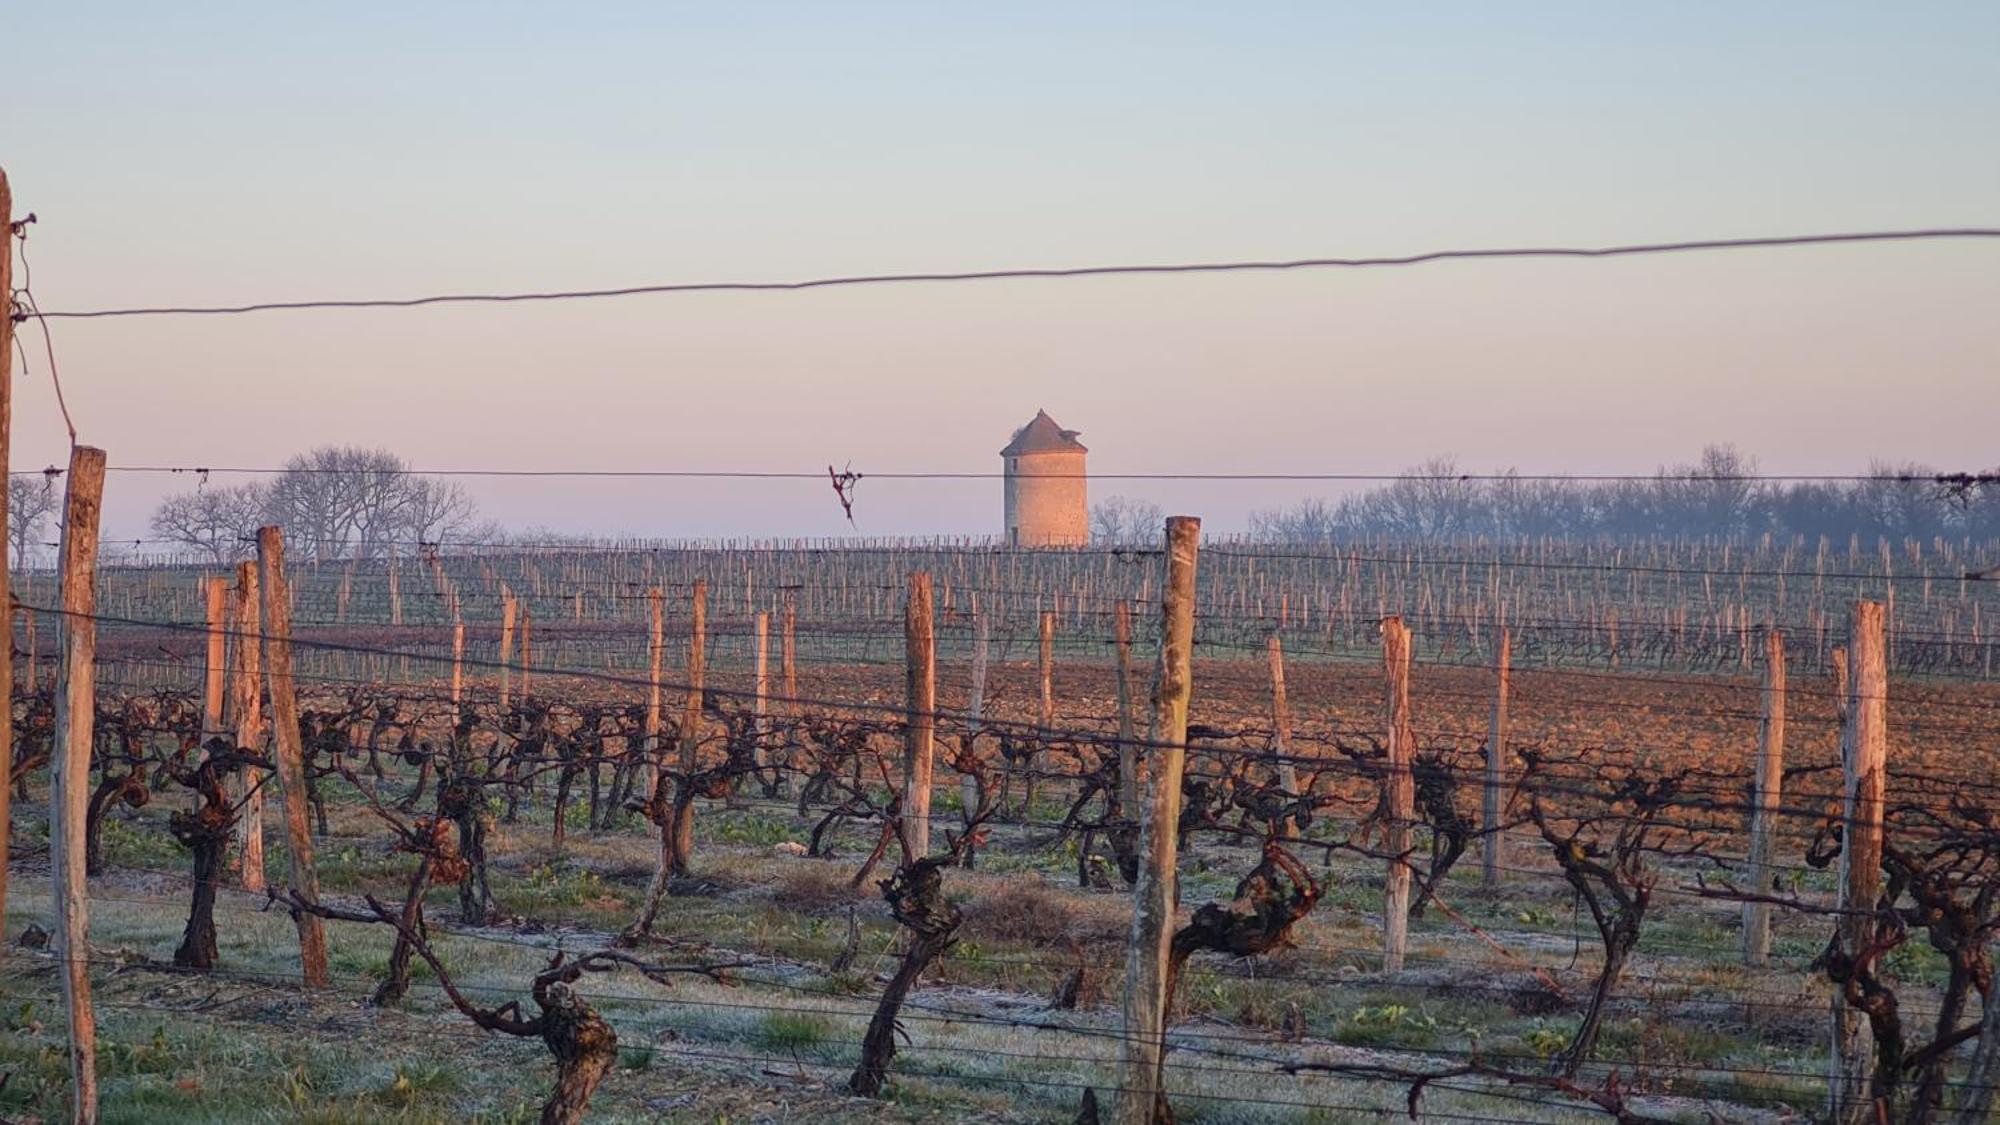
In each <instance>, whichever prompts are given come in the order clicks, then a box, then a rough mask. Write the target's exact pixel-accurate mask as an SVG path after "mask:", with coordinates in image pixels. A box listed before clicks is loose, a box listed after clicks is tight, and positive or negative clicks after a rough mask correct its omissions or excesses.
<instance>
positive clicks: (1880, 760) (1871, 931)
mask: <svg viewBox="0 0 2000 1125" xmlns="http://www.w3.org/2000/svg"><path fill="white" fill-rule="evenodd" d="M1885 618H1886V614H1885V611H1884V609H1883V606H1882V603H1881V602H1855V603H1854V610H1853V617H1852V619H1851V621H1852V623H1851V625H1850V626H1849V635H1848V642H1847V645H1848V647H1847V660H1848V684H1847V692H1846V702H1847V709H1846V714H1845V716H1843V721H1842V723H1841V728H1840V729H1841V736H1840V742H1841V757H1842V761H1843V763H1844V766H1845V769H1844V774H1845V778H1844V780H1845V782H1846V785H1845V788H1844V790H1843V793H1842V801H1841V813H1842V821H1841V823H1842V840H1841V848H1840V907H1841V909H1842V910H1845V911H1873V910H1874V909H1875V908H1876V907H1877V905H1879V900H1880V899H1881V897H1882V804H1883V800H1884V797H1885V795H1886V779H1885V777H1884V775H1885V773H1886V770H1887V758H1888V748H1889V726H1888V717H1889V665H1888V658H1887V648H1886V638H1885V636H1884V633H1885V631H1886V630H1885V625H1884V622H1885ZM1839 932H1840V946H1841V949H1842V950H1843V951H1844V952H1845V953H1846V954H1847V955H1848V956H1850V957H1851V956H1855V955H1857V954H1858V953H1860V952H1861V951H1862V950H1864V949H1866V948H1868V947H1869V945H1870V944H1872V943H1873V942H1874V941H1875V938H1876V922H1875V919H1874V917H1873V915H1872V914H1867V913H1853V914H1842V915H1840V923H1839ZM1833 1022H1834V1043H1833V1051H1832V1052H1831V1055H1832V1064H1833V1068H1834V1069H1833V1087H1834V1088H1833V1091H1832V1094H1833V1099H1832V1100H1833V1106H1832V1114H1831V1116H1832V1117H1833V1118H1834V1119H1835V1120H1837V1121H1842V1122H1848V1121H1873V1120H1875V1108H1874V1106H1873V1105H1872V1104H1871V1102H1872V1099H1871V1098H1870V1097H1869V1086H1870V1082H1869V1076H1870V1073H1871V1071H1872V1070H1873V1068H1874V1064H1875V1059H1874V1055H1875V1052H1874V1045H1873V1042H1872V1041H1871V1040H1870V1039H1869V1037H1868V1036H1867V1035H1866V1034H1865V1033H1864V1028H1865V1020H1864V1019H1863V1018H1862V1016H1861V1013H1859V1012H1857V1011H1854V1010H1852V1009H1849V1008H1848V1007H1847V1005H1846V1004H1845V1002H1844V1001H1843V1000H1842V999H1841V997H1840V994H1839V993H1837V992H1836V993H1835V994H1834V1006H1833Z"/></svg>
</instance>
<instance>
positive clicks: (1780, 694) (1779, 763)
mask: <svg viewBox="0 0 2000 1125" xmlns="http://www.w3.org/2000/svg"><path fill="white" fill-rule="evenodd" d="M1763 710H1764V713H1763V715H1762V716H1761V718H1760V721H1759V722H1758V730H1757V778H1756V792H1755V795H1754V797H1753V798H1752V800H1751V806H1750V857H1749V858H1750V864H1749V866H1750V888H1751V889H1752V890H1753V891H1756V892H1757V893H1759V894H1771V893H1773V891H1774V890H1775V889H1776V888H1774V887H1773V886H1772V882H1773V880H1775V879H1776V878H1777V875H1778V868H1777V866H1776V864H1775V863H1774V862H1773V856H1774V854H1775V852H1776V847H1777V844H1776V835H1777V830H1778V825H1777V820H1778V806H1779V800H1780V798H1781V796H1782V794H1783V792H1784V785H1785V635H1784V634H1783V633H1781V632H1779V631H1778V628H1777V626H1776V625H1775V624H1774V625H1772V626H1771V627H1770V628H1769V629H1767V630H1766V631H1765V633H1764V709H1763ZM1770 959H1771V904H1770V903H1767V902H1746V903H1744V904H1743V963H1744V964H1746V965H1752V966H1762V965H1764V964H1766V963H1767V962H1769V961H1770Z"/></svg>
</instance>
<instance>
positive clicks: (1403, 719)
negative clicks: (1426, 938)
mask: <svg viewBox="0 0 2000 1125" xmlns="http://www.w3.org/2000/svg"><path fill="white" fill-rule="evenodd" d="M1382 663H1383V667H1384V669H1385V670H1386V671H1387V673H1388V680H1387V686H1388V728H1389V730H1388V735H1389V737H1388V748H1389V755H1388V773H1387V774H1386V775H1385V776H1384V777H1383V779H1382V795H1383V797H1385V798H1386V802H1385V803H1386V805H1387V810H1386V811H1387V814H1388V831H1387V832H1386V833H1385V834H1384V835H1385V837H1386V839H1385V844H1386V846H1385V849H1384V850H1386V851H1387V852H1388V853H1389V855H1390V857H1391V858H1390V860H1389V870H1388V881H1387V883H1386V885H1385V886H1384V888H1383V892H1382V942H1383V948H1382V971H1383V972H1385V973H1399V972H1402V971H1403V957H1404V955H1405V954H1406V953H1407V952H1408V949H1409V944H1410V860H1409V856H1408V855H1407V854H1406V853H1408V852H1409V850H1410V835H1411V831H1410V829H1411V825H1412V823H1413V822H1414V821H1415V820H1416V814H1417V810H1416V802H1417V790H1416V783H1415V782H1414V780H1412V778H1411V775H1410V757H1411V755H1412V754H1413V753H1414V752H1415V750H1416V747H1415V746H1414V745H1413V743H1414V742H1415V738H1414V736H1413V735H1412V734H1411V731H1410V630H1409V627H1408V626H1406V625H1404V624H1403V619H1402V618H1400V617H1386V618H1383V620H1382Z"/></svg>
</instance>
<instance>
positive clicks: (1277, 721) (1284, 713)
mask: <svg viewBox="0 0 2000 1125" xmlns="http://www.w3.org/2000/svg"><path fill="white" fill-rule="evenodd" d="M1265 647H1266V649H1267V651H1268V654H1269V656H1270V664H1271V730H1272V735H1271V750H1272V752H1273V753H1274V754H1275V755H1276V756H1277V762H1276V763H1275V764H1274V767H1273V770H1272V772H1273V773H1275V774H1277V777H1278V787H1279V788H1281V789H1283V790H1284V791H1285V793H1286V795H1287V796H1292V797H1296V796H1298V795H1299V772H1298V770H1297V769H1296V768H1295V767H1294V766H1293V764H1292V707H1291V703H1290V702H1289V701H1288V700H1286V698H1285V644H1284V642H1283V641H1282V640H1280V639H1279V638H1278V633H1277V630H1275V629H1274V630H1272V631H1271V637H1270V640H1269V641H1267V642H1266V644H1265ZM1282 829H1283V831H1284V833H1285V835H1286V836H1290V835H1291V834H1292V831H1293V826H1292V818H1291V817H1289V816H1288V817H1286V818H1285V823H1284V824H1283V825H1282Z"/></svg>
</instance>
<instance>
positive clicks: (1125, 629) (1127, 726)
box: [1113, 600, 1142, 817]
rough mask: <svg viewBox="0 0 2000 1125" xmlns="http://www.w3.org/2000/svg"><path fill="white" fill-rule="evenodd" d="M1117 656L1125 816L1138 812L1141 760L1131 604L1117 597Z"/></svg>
mask: <svg viewBox="0 0 2000 1125" xmlns="http://www.w3.org/2000/svg"><path fill="white" fill-rule="evenodd" d="M1113 627H1114V637H1115V640H1116V642H1117V643H1116V645H1115V648H1116V650H1117V658H1118V787H1119V793H1118V797H1119V801H1120V802H1121V803H1122V804H1123V805H1124V808H1125V815H1126V816H1128V817H1134V816H1138V815H1139V785H1140V782H1141V780H1142V779H1141V777H1140V773H1141V767H1140V762H1141V761H1142V759H1141V758H1140V756H1139V747H1138V745H1137V743H1138V728H1137V724H1135V723H1134V722H1133V721H1132V603H1131V602H1128V601H1124V600H1120V601H1119V603H1118V610H1117V616H1116V618H1115V619H1114V626H1113Z"/></svg>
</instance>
